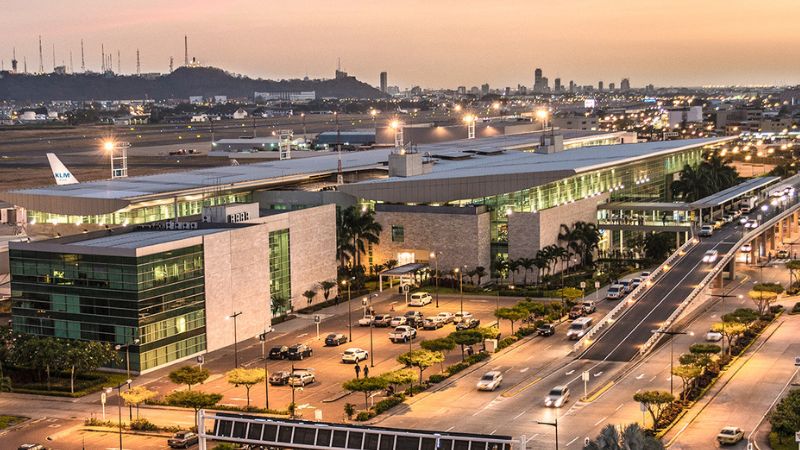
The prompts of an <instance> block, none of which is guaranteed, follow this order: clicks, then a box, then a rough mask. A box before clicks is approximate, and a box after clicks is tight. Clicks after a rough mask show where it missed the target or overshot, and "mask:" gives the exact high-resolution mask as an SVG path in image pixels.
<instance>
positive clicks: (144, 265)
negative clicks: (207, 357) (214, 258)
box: [9, 245, 206, 371]
mask: <svg viewBox="0 0 800 450" xmlns="http://www.w3.org/2000/svg"><path fill="white" fill-rule="evenodd" d="M9 256H10V262H11V274H12V282H11V294H12V299H13V304H12V313H13V316H14V320H13V327H14V330H15V331H17V332H21V333H29V334H36V335H41V336H54V337H59V338H71V339H84V340H95V341H102V342H109V343H111V344H122V345H124V344H128V343H131V342H132V341H133V339H139V340H140V342H139V345H136V346H131V347H130V360H131V370H134V371H143V370H147V369H151V368H153V367H156V366H158V365H162V364H165V363H167V362H170V361H174V360H176V359H179V358H182V357H184V356H188V355H191V354H194V353H197V352H200V351H203V350H205V348H206V345H205V281H204V274H203V248H202V245H196V246H192V247H187V248H182V249H177V250H173V251H169V252H163V253H158V254H154V255H149V256H143V257H118V256H104V255H85V254H67V253H47V252H38V251H27V250H11V252H10V255H9ZM122 353H123V354H122V357H123V358H122V359H123V360H124V350H123V351H122Z"/></svg>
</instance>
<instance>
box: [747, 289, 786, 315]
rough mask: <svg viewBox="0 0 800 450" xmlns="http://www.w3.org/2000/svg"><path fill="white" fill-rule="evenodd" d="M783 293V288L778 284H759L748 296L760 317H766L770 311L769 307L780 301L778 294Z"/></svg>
mask: <svg viewBox="0 0 800 450" xmlns="http://www.w3.org/2000/svg"><path fill="white" fill-rule="evenodd" d="M782 292H783V286H781V285H779V284H777V283H758V284H755V285H754V286H753V290H751V291H750V292H748V293H747V296H748V297H750V299H751V300H753V303H755V305H756V308H757V309H758V314H759V315H764V314H766V313H767V311H769V307H770V305H771V304H772V303H774V302H775V301H776V300H777V299H778V294H781V293H782Z"/></svg>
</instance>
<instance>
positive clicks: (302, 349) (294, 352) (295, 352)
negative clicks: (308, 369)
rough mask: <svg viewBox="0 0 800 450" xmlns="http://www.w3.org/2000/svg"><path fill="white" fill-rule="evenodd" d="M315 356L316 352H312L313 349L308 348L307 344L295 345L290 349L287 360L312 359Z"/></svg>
mask: <svg viewBox="0 0 800 450" xmlns="http://www.w3.org/2000/svg"><path fill="white" fill-rule="evenodd" d="M313 354H314V351H313V350H311V347H309V346H307V345H306V344H295V345H293V346H291V347H289V351H288V352H287V353H286V355H287V358H289V359H303V358H307V357H310V356H312V355H313Z"/></svg>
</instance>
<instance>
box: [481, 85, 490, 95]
mask: <svg viewBox="0 0 800 450" xmlns="http://www.w3.org/2000/svg"><path fill="white" fill-rule="evenodd" d="M481 95H489V83H483V84H482V85H481Z"/></svg>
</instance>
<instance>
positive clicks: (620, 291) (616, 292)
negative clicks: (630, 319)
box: [606, 284, 625, 300]
mask: <svg viewBox="0 0 800 450" xmlns="http://www.w3.org/2000/svg"><path fill="white" fill-rule="evenodd" d="M622 297H625V287H624V286H623V285H621V284H612V285H611V286H609V287H608V291H607V292H606V299H608V300H619V299H621V298H622Z"/></svg>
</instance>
